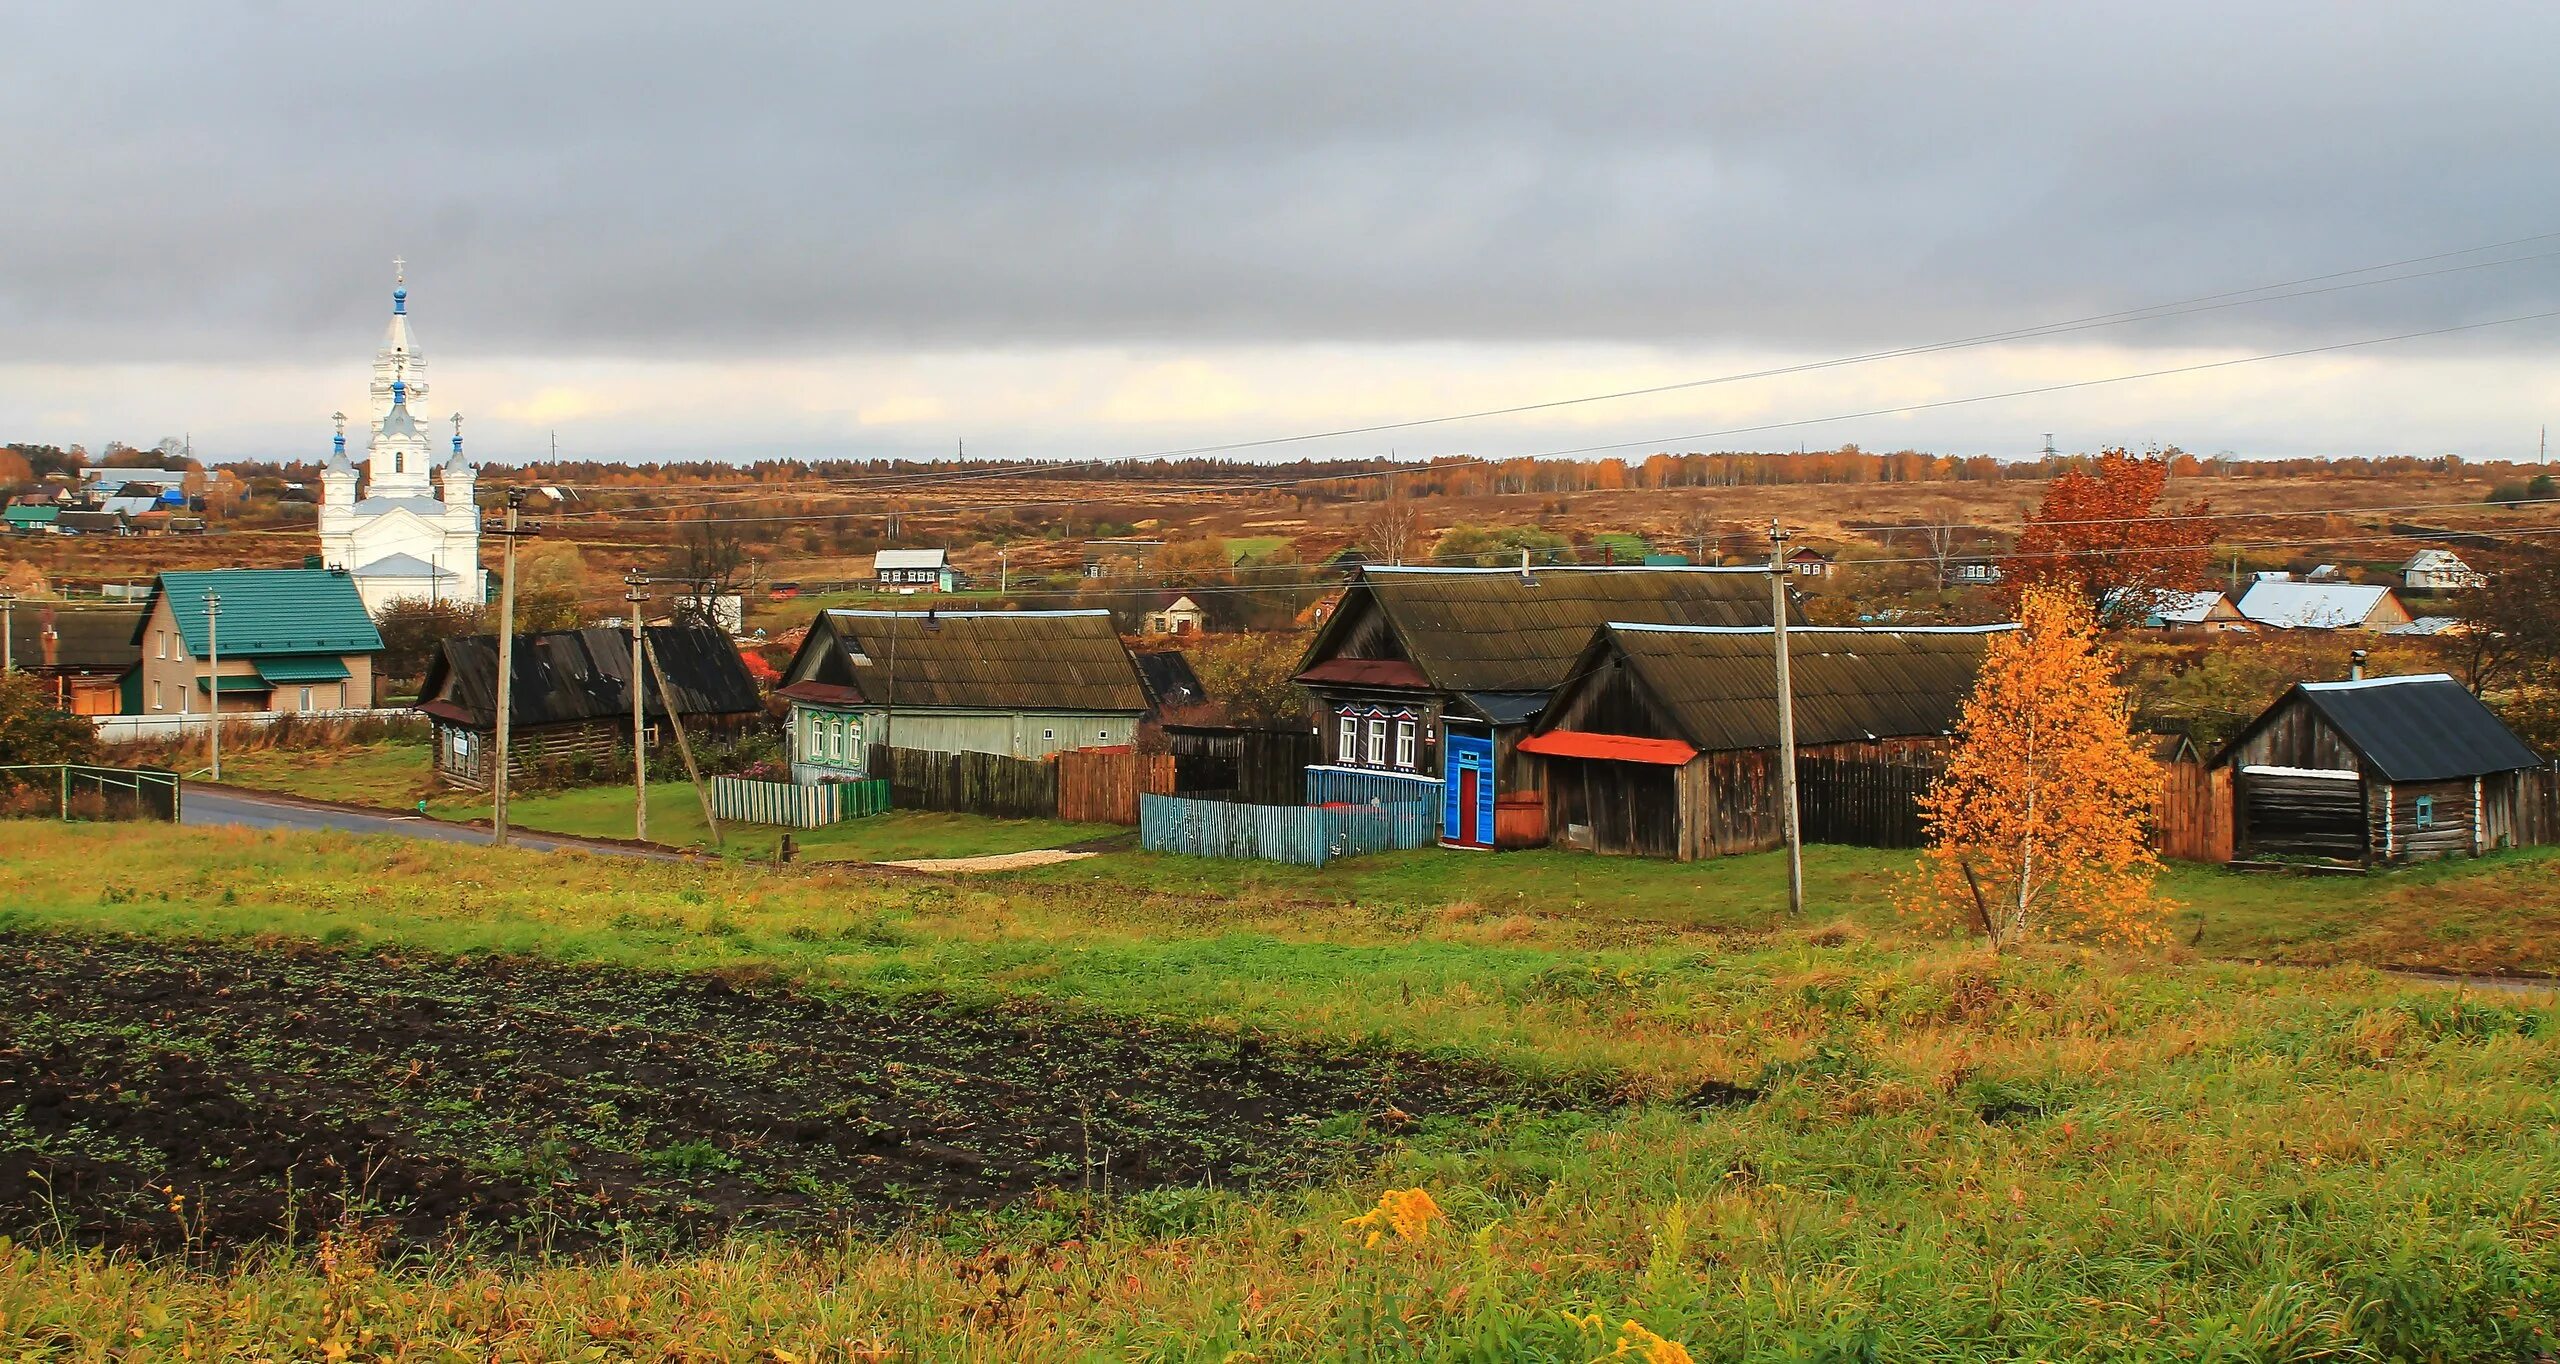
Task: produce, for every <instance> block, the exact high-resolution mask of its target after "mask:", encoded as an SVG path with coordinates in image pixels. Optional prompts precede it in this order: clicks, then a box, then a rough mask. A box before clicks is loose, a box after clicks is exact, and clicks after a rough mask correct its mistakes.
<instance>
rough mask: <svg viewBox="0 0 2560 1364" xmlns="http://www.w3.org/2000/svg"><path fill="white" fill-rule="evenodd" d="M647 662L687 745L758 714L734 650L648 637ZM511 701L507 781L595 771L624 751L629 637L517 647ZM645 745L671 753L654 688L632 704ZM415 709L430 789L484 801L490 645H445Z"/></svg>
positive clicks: (696, 629)
mask: <svg viewBox="0 0 2560 1364" xmlns="http://www.w3.org/2000/svg"><path fill="white" fill-rule="evenodd" d="M648 634H649V652H650V654H651V655H652V656H654V658H655V659H656V661H657V665H658V669H659V671H661V672H663V673H665V674H666V678H667V687H668V689H669V690H671V691H673V692H674V693H675V698H676V714H677V715H678V716H679V717H681V718H682V719H683V721H684V725H685V729H686V731H687V732H688V734H689V735H700V734H702V733H705V732H720V731H726V730H732V729H736V728H737V727H739V726H741V725H744V724H747V723H749V722H752V721H753V720H754V719H756V718H757V717H758V716H761V715H762V714H763V713H764V699H763V697H761V696H760V695H758V693H757V691H756V682H755V678H754V677H753V676H751V675H750V674H749V673H748V672H747V665H746V662H745V660H743V659H741V658H740V657H739V656H738V648H737V646H736V645H735V644H733V643H731V642H730V640H729V637H728V636H727V635H725V634H723V633H722V632H720V631H719V630H716V629H713V628H711V627H709V626H704V625H652V626H650V627H648ZM512 662H513V664H514V667H513V672H514V674H515V677H514V686H513V689H512V692H511V693H510V695H509V697H508V710H509V711H510V713H511V718H510V719H509V721H508V733H507V774H508V779H509V780H510V781H513V780H515V779H517V778H519V777H524V776H527V775H529V774H533V773H537V772H540V771H541V770H542V769H544V768H546V767H558V766H561V765H564V764H570V763H578V762H602V761H605V760H608V759H611V758H612V757H614V755H615V754H616V753H617V752H618V751H619V750H620V749H622V748H624V747H627V746H629V744H630V742H631V681H632V674H631V632H630V630H628V629H612V628H609V627H602V626H599V627H595V628H592V629H585V630H554V631H549V632H547V633H543V634H530V635H518V636H516V643H515V656H514V658H513V660H512ZM641 705H642V712H641V713H642V716H643V719H644V721H645V723H646V725H647V727H648V730H649V734H650V742H651V743H652V744H655V743H658V742H661V741H666V742H672V738H671V736H669V735H667V733H666V731H665V724H666V707H665V705H664V704H663V702H662V701H661V699H660V697H659V692H658V688H657V684H656V683H655V682H654V681H651V682H647V683H646V684H645V685H644V686H643V688H642V692H641ZM417 709H418V710H419V711H420V712H422V713H424V714H425V715H426V717H427V718H428V720H429V721H430V722H432V725H433V728H434V731H435V771H436V778H437V780H438V781H440V782H442V783H443V784H444V785H447V786H451V787H458V788H460V789H462V790H465V791H485V790H488V789H489V785H490V782H491V780H492V778H493V776H494V775H495V772H496V769H497V761H496V751H497V730H498V637H497V636H496V635H473V636H469V637H466V638H462V639H449V640H446V641H445V642H444V645H443V647H442V648H441V649H439V650H438V651H437V654H436V657H435V659H434V661H432V662H430V663H429V664H428V665H427V676H426V680H425V681H424V682H423V683H421V684H420V686H419V688H418V705H417Z"/></svg>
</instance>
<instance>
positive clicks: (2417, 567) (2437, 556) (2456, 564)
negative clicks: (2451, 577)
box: [2400, 549, 2471, 573]
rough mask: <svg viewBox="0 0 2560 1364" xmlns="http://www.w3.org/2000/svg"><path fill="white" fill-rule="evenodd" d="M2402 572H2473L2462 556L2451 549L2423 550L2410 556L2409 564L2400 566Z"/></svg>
mask: <svg viewBox="0 0 2560 1364" xmlns="http://www.w3.org/2000/svg"><path fill="white" fill-rule="evenodd" d="M2400 571H2401V572H2403V573H2468V572H2470V571H2471V565H2469V564H2467V563H2465V562H2463V559H2462V556H2461V555H2459V554H2456V553H2454V552H2453V551H2452V550H2449V549H2422V550H2419V551H2418V552H2417V553H2415V554H2412V555H2410V556H2409V562H2407V563H2405V564H2402V565H2400Z"/></svg>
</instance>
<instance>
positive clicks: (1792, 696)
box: [1769, 517, 1804, 919]
mask: <svg viewBox="0 0 2560 1364" xmlns="http://www.w3.org/2000/svg"><path fill="white" fill-rule="evenodd" d="M1769 638H1770V641H1771V644H1772V652H1774V653H1775V654H1776V655H1777V659H1778V799H1779V800H1780V801H1781V802H1783V803H1784V805H1785V807H1786V809H1785V813H1786V821H1787V913H1788V914H1789V915H1790V916H1792V917H1794V918H1799V919H1801V918H1803V917H1804V827H1803V825H1802V824H1801V823H1800V822H1799V821H1798V820H1797V817H1796V693H1795V679H1794V678H1793V676H1792V675H1791V674H1790V673H1789V671H1788V665H1787V533H1786V532H1785V531H1784V530H1781V529H1779V527H1778V521H1777V518H1776V517H1771V518H1770V519H1769Z"/></svg>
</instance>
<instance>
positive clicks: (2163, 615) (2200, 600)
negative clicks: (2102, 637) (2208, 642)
mask: <svg viewBox="0 0 2560 1364" xmlns="http://www.w3.org/2000/svg"><path fill="white" fill-rule="evenodd" d="M2114 600H2115V598H2114V594H2112V593H2111V594H2109V604H2110V605H2112V604H2113V602H2114ZM2222 600H2223V598H2222V594H2221V593H2219V592H2162V593H2159V594H2157V595H2156V596H2154V597H2153V598H2152V599H2151V601H2152V604H2151V609H2150V610H2148V611H2146V612H2144V613H2143V615H2144V617H2145V618H2146V619H2151V620H2160V621H2166V622H2168V623H2169V624H2171V625H2202V624H2204V623H2205V621H2206V620H2207V619H2209V618H2210V617H2211V616H2212V615H2213V608H2214V607H2216V606H2219V605H2221V604H2222Z"/></svg>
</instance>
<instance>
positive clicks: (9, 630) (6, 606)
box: [0, 592, 18, 677]
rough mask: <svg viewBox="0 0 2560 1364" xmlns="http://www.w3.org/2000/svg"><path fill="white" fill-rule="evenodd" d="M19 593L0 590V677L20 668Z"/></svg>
mask: <svg viewBox="0 0 2560 1364" xmlns="http://www.w3.org/2000/svg"><path fill="white" fill-rule="evenodd" d="M17 633H18V594H17V593H15V592H0V677H6V676H8V675H9V674H11V673H13V672H16V671H17V670H18V647H17V643H16V641H15V639H14V638H13V637H14V636H15V635H16V634H17Z"/></svg>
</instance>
